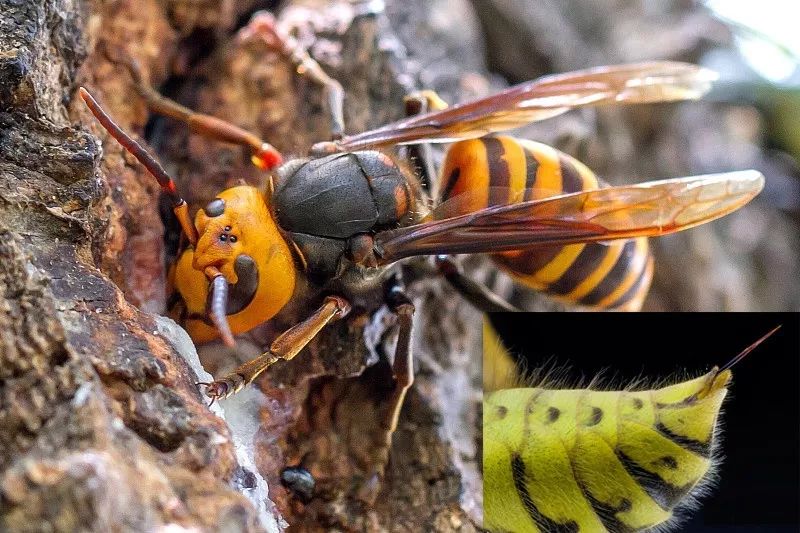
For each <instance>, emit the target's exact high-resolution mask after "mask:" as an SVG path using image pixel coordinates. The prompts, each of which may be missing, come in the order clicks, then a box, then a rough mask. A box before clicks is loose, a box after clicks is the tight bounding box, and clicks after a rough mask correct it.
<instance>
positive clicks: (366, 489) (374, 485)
mask: <svg viewBox="0 0 800 533" xmlns="http://www.w3.org/2000/svg"><path fill="white" fill-rule="evenodd" d="M385 294H386V304H387V305H388V306H389V309H390V310H391V311H392V312H393V313H394V314H395V315H396V316H397V325H398V332H397V346H396V347H395V351H394V361H393V362H392V377H393V378H394V390H393V391H392V395H391V397H390V398H389V401H388V405H387V406H386V407H387V409H386V412H385V414H384V417H383V420H382V421H381V430H382V431H383V442H381V443H380V444H379V448H378V449H377V450H376V452H375V466H374V467H373V469H372V472H371V473H370V475H369V476H368V477H367V482H366V483H365V484H364V485H363V486H362V487H361V490H360V491H359V498H360V499H361V500H363V501H365V502H367V503H370V502H374V500H375V498H376V497H377V495H378V489H379V488H380V483H381V481H382V478H383V476H384V472H385V470H386V465H387V463H388V462H389V453H390V450H391V448H392V436H393V435H394V432H395V430H396V429H397V422H398V420H399V419H400V411H401V410H402V408H403V402H404V400H405V398H406V392H408V389H409V387H411V385H412V384H413V383H414V354H413V352H412V350H411V327H412V324H413V317H414V304H413V303H412V302H411V300H410V299H409V297H408V296H407V295H406V294H405V292H403V289H402V287H401V286H400V284H399V282H398V280H397V278H392V279H391V280H390V281H389V283H388V284H387V286H386V289H385Z"/></svg>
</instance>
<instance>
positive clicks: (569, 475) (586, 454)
mask: <svg viewBox="0 0 800 533" xmlns="http://www.w3.org/2000/svg"><path fill="white" fill-rule="evenodd" d="M729 379H730V372H729V371H725V372H722V373H719V374H716V370H715V371H713V372H711V373H709V374H707V375H705V376H702V377H700V378H697V379H695V380H691V381H687V382H684V383H679V384H677V385H673V386H670V387H665V388H662V389H657V390H651V391H638V392H630V391H595V390H590V389H578V390H550V389H543V388H525V389H507V390H501V391H497V392H493V393H491V394H488V395H487V397H486V398H485V399H484V415H483V416H484V423H483V435H484V455H483V473H484V506H485V507H484V516H485V525H486V527H487V528H488V529H489V530H492V531H514V532H515V533H524V532H526V531H530V532H539V531H541V532H544V533H550V532H574V533H577V532H603V531H609V532H614V533H616V532H625V531H629V532H636V531H644V530H647V529H649V528H652V527H654V526H656V525H659V524H663V523H664V522H666V521H668V520H669V519H670V518H672V516H673V512H674V510H675V508H676V507H677V506H679V505H680V504H686V503H689V502H690V500H691V497H690V493H691V492H692V491H693V490H695V489H696V487H697V485H698V484H699V483H700V482H701V481H702V480H703V479H704V478H705V477H706V476H707V474H708V470H709V468H710V466H711V457H712V445H713V436H714V427H715V424H716V420H717V415H718V413H719V409H720V406H721V404H722V401H723V399H724V398H725V394H726V392H727V389H726V385H727V383H728V381H729Z"/></svg>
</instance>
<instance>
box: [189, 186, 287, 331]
mask: <svg viewBox="0 0 800 533" xmlns="http://www.w3.org/2000/svg"><path fill="white" fill-rule="evenodd" d="M195 226H196V227H197V232H198V240H197V245H196V246H195V248H194V249H193V250H192V249H188V250H187V251H186V252H184V253H183V255H181V257H180V259H179V260H178V263H177V265H176V268H175V279H174V285H175V288H176V290H177V291H178V292H179V293H180V295H181V296H182V297H183V299H184V301H185V302H186V307H187V311H188V313H189V320H188V321H187V324H186V327H187V329H188V330H189V334H190V335H191V337H192V339H193V340H194V341H195V342H206V341H209V340H212V339H214V338H216V337H219V336H220V335H221V336H222V337H223V340H225V342H226V343H228V344H232V336H231V334H234V335H235V334H238V333H243V332H245V331H248V330H250V329H252V328H254V327H255V326H257V325H259V324H261V323H262V322H265V321H266V320H269V319H270V318H272V317H273V316H274V315H275V314H276V313H277V312H278V311H280V310H281V308H283V306H284V305H286V303H287V302H288V301H289V299H290V298H291V296H292V294H293V292H294V288H295V282H296V270H295V265H294V261H293V259H292V255H291V251H290V249H289V245H288V244H287V242H286V240H285V239H284V238H283V236H282V235H281V233H280V231H279V230H278V226H277V224H276V223H275V220H274V219H273V217H272V213H271V212H270V209H269V206H268V205H267V201H266V198H265V197H264V195H263V194H262V193H261V192H260V191H259V190H258V189H256V188H255V187H250V186H240V187H232V188H230V189H226V190H225V191H223V192H221V193H220V194H218V195H217V197H216V198H215V199H214V200H212V201H210V202H209V203H208V205H206V207H205V208H204V209H201V210H200V211H198V212H197V215H196V216H195ZM209 280H211V281H209ZM210 284H211V285H213V290H212V292H211V293H209V288H210V287H209V285H210ZM207 308H208V311H210V315H211V318H212V320H213V322H214V324H215V325H216V326H217V327H216V328H215V327H212V326H211V325H209V324H208V323H207V322H205V321H204V320H203V319H202V318H199V317H205V315H206V310H207Z"/></svg>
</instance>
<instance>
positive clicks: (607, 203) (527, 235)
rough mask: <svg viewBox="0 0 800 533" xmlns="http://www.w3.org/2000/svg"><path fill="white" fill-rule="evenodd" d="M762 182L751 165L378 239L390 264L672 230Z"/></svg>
mask: <svg viewBox="0 0 800 533" xmlns="http://www.w3.org/2000/svg"><path fill="white" fill-rule="evenodd" d="M763 186H764V176H762V175H761V173H759V172H756V171H754V170H747V171H741V172H728V173H723V174H709V175H703V176H692V177H687V178H677V179H670V180H664V181H651V182H647V183H642V184H639V185H629V186H622V187H608V188H604V189H594V190H590V191H581V192H577V193H572V194H563V195H561V196H555V197H552V198H547V199H544V200H534V201H528V202H522V203H516V204H510V205H497V206H492V207H488V208H485V209H481V210H479V211H475V212H472V213H468V214H464V215H459V216H455V217H449V218H444V219H437V220H430V221H428V222H423V223H421V224H417V225H414V226H408V227H405V228H399V229H395V230H389V231H384V232H381V233H378V234H377V235H376V237H375V243H376V249H377V251H378V252H379V253H380V255H381V258H382V262H383V263H391V262H393V261H397V260H398V259H402V258H404V257H409V256H413V255H433V254H472V253H493V252H503V251H508V250H519V249H525V248H534V247H537V246H552V245H563V244H572V243H578V242H593V241H606V240H613V239H623V238H631V237H641V236H644V237H650V236H658V235H666V234H668V233H674V232H676V231H681V230H684V229H688V228H691V227H693V226H697V225H698V224H703V223H705V222H709V221H711V220H714V219H716V218H719V217H721V216H723V215H726V214H728V213H730V212H732V211H735V210H736V209H738V208H739V207H741V206H743V205H745V204H746V203H747V202H749V201H750V200H751V199H752V198H753V197H755V196H756V195H757V194H758V193H759V192H760V191H761V189H762V188H763ZM434 216H435V213H434Z"/></svg>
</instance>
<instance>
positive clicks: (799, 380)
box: [491, 313, 800, 532]
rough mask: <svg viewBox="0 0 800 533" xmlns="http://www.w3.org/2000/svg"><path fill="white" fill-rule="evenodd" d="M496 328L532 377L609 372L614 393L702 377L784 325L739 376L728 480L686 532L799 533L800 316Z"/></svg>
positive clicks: (512, 320) (508, 318)
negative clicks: (547, 369)
mask: <svg viewBox="0 0 800 533" xmlns="http://www.w3.org/2000/svg"><path fill="white" fill-rule="evenodd" d="M491 320H492V323H493V324H494V325H495V328H496V329H497V331H498V333H499V334H500V336H501V338H502V339H503V341H504V343H505V344H506V346H507V347H508V348H509V349H510V350H511V351H512V353H514V354H515V355H517V356H518V357H523V356H524V357H527V358H528V362H527V365H528V368H538V367H541V366H542V365H543V363H545V362H554V363H555V364H556V365H560V366H564V365H566V366H567V367H568V368H569V372H568V375H569V376H570V377H573V378H576V379H577V378H581V377H584V378H586V379H589V378H591V376H593V375H595V374H597V373H598V372H600V371H605V372H604V376H606V377H607V378H609V379H607V380H606V381H609V380H610V379H611V378H613V384H614V385H616V387H613V388H619V385H621V384H622V385H624V384H626V383H629V382H630V381H631V380H632V379H634V378H636V377H641V376H648V377H653V378H664V377H670V376H675V377H676V378H679V379H677V380H675V381H678V380H682V379H684V378H686V377H696V376H699V375H701V374H702V373H704V372H707V371H708V370H710V368H711V367H712V366H714V365H718V366H722V365H723V364H725V363H727V362H728V361H729V360H730V359H731V358H733V357H734V356H735V355H737V354H738V353H739V352H741V351H742V350H743V349H744V348H746V347H747V346H749V345H750V344H752V343H753V342H755V341H756V340H757V339H759V338H760V337H761V336H763V335H764V334H765V333H767V332H768V331H769V330H771V329H772V328H774V327H775V326H777V325H782V327H781V329H780V330H779V331H777V332H776V333H775V334H774V335H773V336H772V337H770V338H769V339H767V340H766V341H765V342H764V343H763V344H762V345H761V346H759V347H758V348H757V349H756V350H755V351H753V352H751V353H750V354H749V355H748V356H747V357H746V358H745V359H744V360H743V361H741V362H740V363H739V364H737V365H736V366H734V367H733V384H732V385H731V389H730V392H729V393H728V397H727V399H726V401H725V404H724V406H723V418H722V421H723V427H724V432H723V435H722V450H723V454H724V461H723V463H722V466H721V468H720V469H719V478H720V479H719V482H718V483H717V486H716V487H715V488H714V489H713V492H712V493H711V495H710V496H708V497H706V498H704V499H703V500H702V505H701V508H700V510H699V511H698V512H695V513H693V515H692V518H691V519H690V520H688V521H686V522H685V523H684V525H683V526H682V527H681V528H679V530H680V531H691V532H710V531H720V532H721V531H725V532H730V531H742V532H744V531H748V532H750V531H752V532H760V531H764V532H767V531H769V532H783V531H792V532H796V531H798V501H799V500H800V488H799V487H800V460H799V459H798V457H799V456H800V414H799V412H798V410H799V409H800V392H799V391H800V314H791V313H635V314H627V313H527V314H513V313H499V314H494V315H492V317H491ZM686 372H688V373H689V374H688V375H687V374H686ZM606 384H607V383H606Z"/></svg>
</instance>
